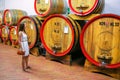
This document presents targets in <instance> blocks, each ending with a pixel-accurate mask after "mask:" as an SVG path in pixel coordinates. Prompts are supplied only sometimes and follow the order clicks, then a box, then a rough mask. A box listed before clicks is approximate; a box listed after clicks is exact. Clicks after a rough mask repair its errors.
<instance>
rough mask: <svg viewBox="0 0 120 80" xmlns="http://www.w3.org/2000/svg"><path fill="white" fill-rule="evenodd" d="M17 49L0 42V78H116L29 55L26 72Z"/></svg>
mask: <svg viewBox="0 0 120 80" xmlns="http://www.w3.org/2000/svg"><path fill="white" fill-rule="evenodd" d="M16 51H17V49H16V48H13V47H11V46H8V45H3V44H1V43H0V80H116V79H114V78H111V77H108V76H105V75H102V74H97V73H91V72H88V71H85V70H84V69H83V67H80V66H76V65H73V66H69V65H64V64H61V63H58V62H54V61H50V60H48V59H46V58H45V57H43V56H39V57H36V56H33V55H30V60H29V64H30V66H31V67H32V69H31V70H29V71H28V72H23V71H22V69H21V56H18V55H17V54H16Z"/></svg>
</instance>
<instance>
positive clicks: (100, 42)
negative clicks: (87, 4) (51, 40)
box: [80, 14, 120, 68]
mask: <svg viewBox="0 0 120 80" xmlns="http://www.w3.org/2000/svg"><path fill="white" fill-rule="evenodd" d="M80 45H81V48H82V51H83V53H84V55H85V56H86V58H87V59H88V60H89V61H90V62H91V63H93V64H95V65H96V66H102V67H105V68H118V67H120V16H118V15H115V14H102V15H99V16H97V17H95V18H93V19H92V20H90V21H89V22H88V23H87V24H86V25H85V26H84V28H83V29H82V33H81V37H80Z"/></svg>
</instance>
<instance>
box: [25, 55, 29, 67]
mask: <svg viewBox="0 0 120 80" xmlns="http://www.w3.org/2000/svg"><path fill="white" fill-rule="evenodd" d="M28 60H29V56H26V62H25V63H26V68H27V69H29V68H30V66H28Z"/></svg>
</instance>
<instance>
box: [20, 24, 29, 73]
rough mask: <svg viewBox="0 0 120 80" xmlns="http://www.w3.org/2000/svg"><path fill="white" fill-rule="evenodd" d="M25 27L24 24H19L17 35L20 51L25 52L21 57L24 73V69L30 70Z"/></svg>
mask: <svg viewBox="0 0 120 80" xmlns="http://www.w3.org/2000/svg"><path fill="white" fill-rule="evenodd" d="M25 27H26V25H25V24H20V27H19V34H18V39H19V45H20V49H21V50H22V51H24V52H25V54H24V55H23V56H22V69H23V71H26V69H29V68H30V67H29V66H28V57H29V46H28V39H27V34H26V32H25Z"/></svg>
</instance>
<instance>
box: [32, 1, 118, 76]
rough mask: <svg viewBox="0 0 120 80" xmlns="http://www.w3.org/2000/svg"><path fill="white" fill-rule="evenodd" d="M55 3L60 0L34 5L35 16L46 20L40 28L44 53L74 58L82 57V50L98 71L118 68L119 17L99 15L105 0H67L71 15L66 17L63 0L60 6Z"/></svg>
mask: <svg viewBox="0 0 120 80" xmlns="http://www.w3.org/2000/svg"><path fill="white" fill-rule="evenodd" d="M57 2H59V0H56V1H54V0H35V4H34V6H35V11H36V13H37V14H38V15H39V16H40V17H46V19H45V21H44V22H43V25H42V27H41V29H40V38H41V41H42V43H43V44H44V47H45V49H46V50H47V52H48V53H49V54H51V55H53V56H56V57H60V56H65V55H68V54H71V55H72V54H74V55H72V56H75V55H77V54H81V52H80V49H82V54H83V55H84V56H85V57H86V58H87V60H88V61H89V62H90V63H92V64H94V65H96V66H97V67H99V68H101V67H102V68H103V67H104V68H108V69H109V68H118V67H120V64H119V59H118V57H119V54H120V53H119V45H118V44H119V37H120V36H119V26H120V25H119V24H120V23H119V21H120V19H119V18H120V17H119V16H118V15H115V14H101V13H102V10H103V8H104V5H105V4H104V3H105V1H104V0H68V3H69V7H70V10H71V12H72V13H73V14H69V15H66V13H68V10H69V8H66V6H64V8H62V7H63V4H61V3H62V2H64V3H65V0H64V1H63V0H62V1H61V0H60V2H61V3H60V4H61V5H60V4H58V3H57ZM51 4H53V5H51ZM56 4H57V7H56ZM42 5H44V7H42ZM50 5H51V6H50ZM53 6H55V7H53ZM59 7H61V9H64V10H66V12H65V13H64V11H63V10H62V11H61V9H60V8H59ZM49 8H50V9H49ZM51 9H52V10H53V11H52V12H51ZM56 9H58V11H57V12H56ZM59 9H60V10H59ZM59 11H61V12H60V13H59ZM99 14H101V15H99ZM83 22H84V23H83ZM79 44H80V45H79ZM80 46H81V47H80ZM78 47H79V49H78ZM76 53H77V54H76ZM103 73H104V72H103ZM108 74H109V73H108Z"/></svg>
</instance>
